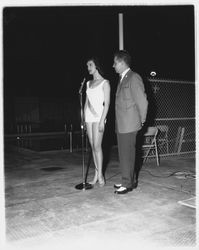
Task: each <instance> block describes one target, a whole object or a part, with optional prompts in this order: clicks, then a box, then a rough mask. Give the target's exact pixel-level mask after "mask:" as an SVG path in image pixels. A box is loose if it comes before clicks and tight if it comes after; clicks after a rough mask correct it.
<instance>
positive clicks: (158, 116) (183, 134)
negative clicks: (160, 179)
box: [5, 78, 195, 156]
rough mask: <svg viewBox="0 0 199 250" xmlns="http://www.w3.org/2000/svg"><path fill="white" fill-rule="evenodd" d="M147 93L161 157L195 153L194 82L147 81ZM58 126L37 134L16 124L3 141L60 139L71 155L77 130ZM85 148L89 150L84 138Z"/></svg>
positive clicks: (30, 128)
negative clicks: (62, 138)
mask: <svg viewBox="0 0 199 250" xmlns="http://www.w3.org/2000/svg"><path fill="white" fill-rule="evenodd" d="M146 92H147V97H148V100H149V110H148V114H149V115H148V117H147V119H148V125H149V126H158V127H159V135H158V146H159V154H160V156H167V155H180V154H189V153H195V83H194V82H189V81H176V80H168V79H166V80H164V79H153V78H149V79H148V82H146ZM61 127H62V128H63V131H56V132H55V131H54V132H36V131H34V129H32V126H31V124H28V123H27V124H26V123H24V124H17V125H16V129H15V131H16V132H15V133H14V134H6V135H5V139H6V140H8V139H17V138H18V141H19V142H22V138H23V141H25V138H29V139H33V138H37V137H38V138H39V137H42V136H43V137H45V136H46V137H52V136H54V137H56V136H63V137H64V138H65V144H67V148H69V150H70V152H73V150H74V149H75V148H77V147H81V131H80V129H76V128H75V127H74V126H72V124H67V125H66V124H63V126H61ZM60 130H61V129H60ZM85 137H86V136H85ZM78 141H79V142H78ZM78 144H79V145H78ZM19 145H20V143H19ZM21 145H22V143H21ZM85 145H86V147H88V141H87V139H86V144H85ZM22 146H23V145H22ZM63 147H64V146H63ZM63 147H61V148H63Z"/></svg>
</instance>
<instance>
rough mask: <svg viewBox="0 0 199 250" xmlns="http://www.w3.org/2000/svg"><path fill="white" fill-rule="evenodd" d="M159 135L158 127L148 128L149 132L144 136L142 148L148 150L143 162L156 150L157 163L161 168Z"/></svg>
mask: <svg viewBox="0 0 199 250" xmlns="http://www.w3.org/2000/svg"><path fill="white" fill-rule="evenodd" d="M157 134H158V128H157V127H148V129H147V132H146V133H145V134H144V144H143V145H142V148H143V149H144V150H147V152H146V154H145V156H144V161H143V162H145V161H146V160H147V158H148V156H149V153H150V151H151V150H155V156H156V161H157V165H158V166H159V165H160V163H159V155H158V146H157Z"/></svg>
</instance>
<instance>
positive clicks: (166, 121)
mask: <svg viewBox="0 0 199 250" xmlns="http://www.w3.org/2000/svg"><path fill="white" fill-rule="evenodd" d="M147 86H148V87H146V90H148V99H149V110H148V112H149V125H151V126H157V127H158V128H159V134H158V149H159V155H160V156H167V155H179V154H187V153H194V152H195V83H194V82H187V81H174V80H163V79H153V78H150V79H148V85H147ZM150 90H151V92H150Z"/></svg>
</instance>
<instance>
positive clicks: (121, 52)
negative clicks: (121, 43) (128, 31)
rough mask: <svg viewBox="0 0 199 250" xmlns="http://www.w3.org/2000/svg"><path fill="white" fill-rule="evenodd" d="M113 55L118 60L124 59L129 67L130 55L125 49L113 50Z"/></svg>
mask: <svg viewBox="0 0 199 250" xmlns="http://www.w3.org/2000/svg"><path fill="white" fill-rule="evenodd" d="M114 57H116V58H117V59H118V60H119V61H120V60H121V61H124V62H125V63H126V64H127V65H128V66H129V67H130V66H131V56H130V54H129V53H128V51H126V50H119V51H117V52H115V54H114Z"/></svg>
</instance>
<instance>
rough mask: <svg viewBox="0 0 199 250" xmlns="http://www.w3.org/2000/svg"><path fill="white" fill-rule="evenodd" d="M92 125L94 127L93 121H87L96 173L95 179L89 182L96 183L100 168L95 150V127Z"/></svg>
mask: <svg viewBox="0 0 199 250" xmlns="http://www.w3.org/2000/svg"><path fill="white" fill-rule="evenodd" d="M92 127H93V123H91V122H89V123H86V129H87V135H88V139H89V143H90V146H91V150H92V155H93V161H94V165H95V175H94V178H93V180H92V181H91V182H89V183H90V184H93V185H94V184H95V183H96V182H97V180H98V168H97V161H96V156H95V152H94V143H93V129H92Z"/></svg>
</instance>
